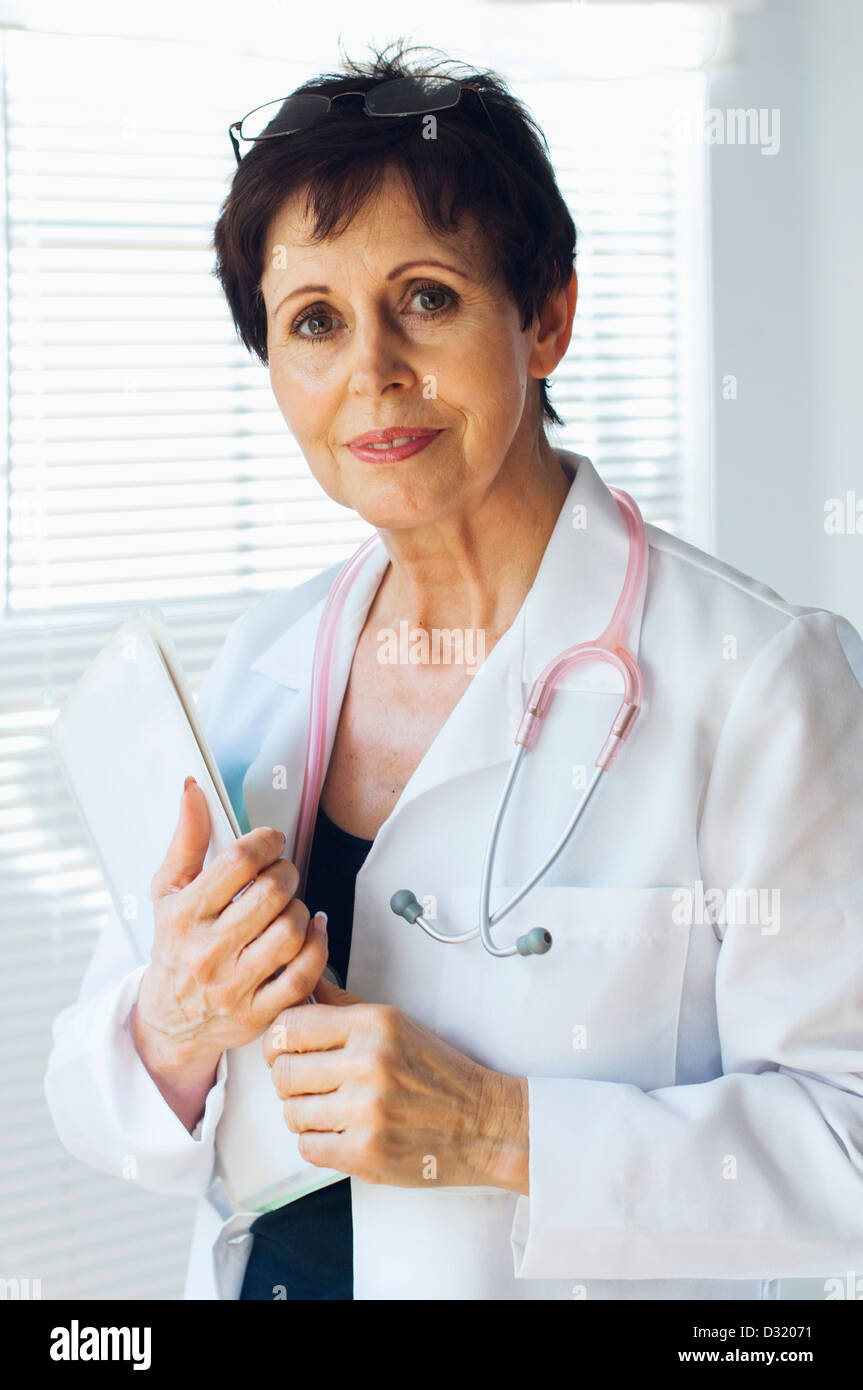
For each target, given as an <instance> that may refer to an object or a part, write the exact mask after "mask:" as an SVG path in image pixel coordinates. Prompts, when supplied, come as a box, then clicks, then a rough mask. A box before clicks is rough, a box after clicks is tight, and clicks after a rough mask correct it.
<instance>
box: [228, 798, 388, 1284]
mask: <svg viewBox="0 0 863 1390" xmlns="http://www.w3.org/2000/svg"><path fill="white" fill-rule="evenodd" d="M372 844H373V841H372V840H361V839H360V838H359V837H358V836H357V835H349V834H348V832H347V831H346V830H342V828H341V827H340V826H338V825H335V824H334V822H333V821H331V820H330V818H329V816H327V815H326V814H325V812H324V811H323V810H322V809H319V810H318V815H317V820H316V821H315V833H314V838H313V839H312V852H311V856H310V858H309V873H308V880H307V883H306V896H305V902H306V906H307V907H308V909H309V912H310V913H311V914H312V916H314V914H315V913H316V912H326V914H327V917H328V921H327V939H328V942H329V953H330V954H329V960H328V961H327V964H328V965H329V967H330V969H331V970H332V971H334V972H335V974H336V975H338V977H339V983H340V984H342V985H343V984H344V982H345V979H346V978H347V973H348V960H349V959H350V953H351V931H352V929H353V920H354V888H355V884H356V877H357V874H358V873H359V871H360V869H361V868H362V866H363V863H364V861H365V858H366V855H367V854H368V852H369V850H370V849H371V847H372ZM251 1231H252V1234H253V1236H254V1241H253V1243H252V1253H251V1255H250V1256H249V1263H248V1265H247V1266H246V1275H245V1278H244V1280H243V1287H242V1290H241V1292H240V1298H256V1299H285V1298H287V1299H290V1300H307V1299H348V1298H353V1296H354V1250H353V1235H354V1233H353V1224H352V1221H351V1183H350V1179H349V1178H344V1179H343V1181H341V1182H336V1183H331V1184H330V1186H329V1187H321V1188H318V1190H317V1192H310V1193H309V1194H308V1196H306V1197H300V1198H299V1200H298V1201H296V1202H289V1203H288V1205H287V1206H285V1207H279V1208H278V1209H277V1210H276V1211H268V1212H265V1213H264V1215H263V1216H259V1217H258V1219H257V1220H256V1221H255V1222H254V1223H253V1225H252V1227H251Z"/></svg>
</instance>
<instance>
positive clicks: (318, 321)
mask: <svg viewBox="0 0 863 1390" xmlns="http://www.w3.org/2000/svg"><path fill="white" fill-rule="evenodd" d="M332 326H333V316H332V314H327V313H325V312H324V310H322V309H315V310H313V311H312V312H311V313H310V314H308V315H307V316H306V317H305V318H301V319H300V320H298V323H297V329H296V331H297V333H299V335H300V337H302V338H323V337H326V335H327V334H328V333H329V332H330V331H331V330H332Z"/></svg>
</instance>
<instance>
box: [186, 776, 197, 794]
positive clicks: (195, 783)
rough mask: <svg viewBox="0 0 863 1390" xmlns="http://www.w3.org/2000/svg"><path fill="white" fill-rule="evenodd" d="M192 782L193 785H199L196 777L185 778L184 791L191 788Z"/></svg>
mask: <svg viewBox="0 0 863 1390" xmlns="http://www.w3.org/2000/svg"><path fill="white" fill-rule="evenodd" d="M190 784H191V785H192V786H195V787H197V785H198V784H197V782H196V781H195V779H194V777H187V778H186V780H185V782H184V783H183V791H184V792H187V791H188V790H189V786H190Z"/></svg>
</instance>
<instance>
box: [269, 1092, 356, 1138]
mask: <svg viewBox="0 0 863 1390" xmlns="http://www.w3.org/2000/svg"><path fill="white" fill-rule="evenodd" d="M282 1114H283V1115H284V1117H285V1124H286V1125H287V1126H288V1129H291V1130H293V1132H294V1134H305V1133H306V1132H307V1131H308V1130H317V1131H318V1132H319V1133H321V1132H326V1131H332V1132H334V1133H336V1134H341V1133H342V1132H343V1131H344V1130H346V1129H347V1127H348V1125H347V1120H346V1118H345V1116H344V1115H343V1114H342V1113H341V1112H340V1110H339V1093H338V1091H332V1092H329V1093H328V1094H327V1095H323V1096H291V1098H290V1099H289V1100H286V1101H285V1103H284V1105H283V1106H282Z"/></svg>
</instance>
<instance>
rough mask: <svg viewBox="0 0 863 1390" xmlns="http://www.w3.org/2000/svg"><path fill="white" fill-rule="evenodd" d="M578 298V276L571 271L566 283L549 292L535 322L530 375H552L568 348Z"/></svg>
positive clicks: (540, 376)
mask: <svg viewBox="0 0 863 1390" xmlns="http://www.w3.org/2000/svg"><path fill="white" fill-rule="evenodd" d="M577 300H578V278H577V276H576V273H575V271H574V270H573V272H572V279H571V280H570V282H569V284H568V285H567V286H566V287H565V288H564V289H560V290H556V291H555V293H554V294H551V295H549V297H548V299H547V300H546V302H545V305H544V307H543V310H542V313H541V314H540V315H539V317H538V319H537V320H536V321H535V324H534V332H535V334H536V336H535V338H534V343H533V348H532V350H531V354H530V360H529V362H528V371H529V373H530V375H531V376H532V377H537V378H543V377H547V376H551V374H552V372H553V371H554V369H555V367H556V366H557V364H558V362H560V360H561V358H562V357H563V355H564V353H565V352H566V349H567V348H568V347H569V342H570V339H571V337H572V323H573V319H574V318H575V305H576V302H577Z"/></svg>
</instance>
